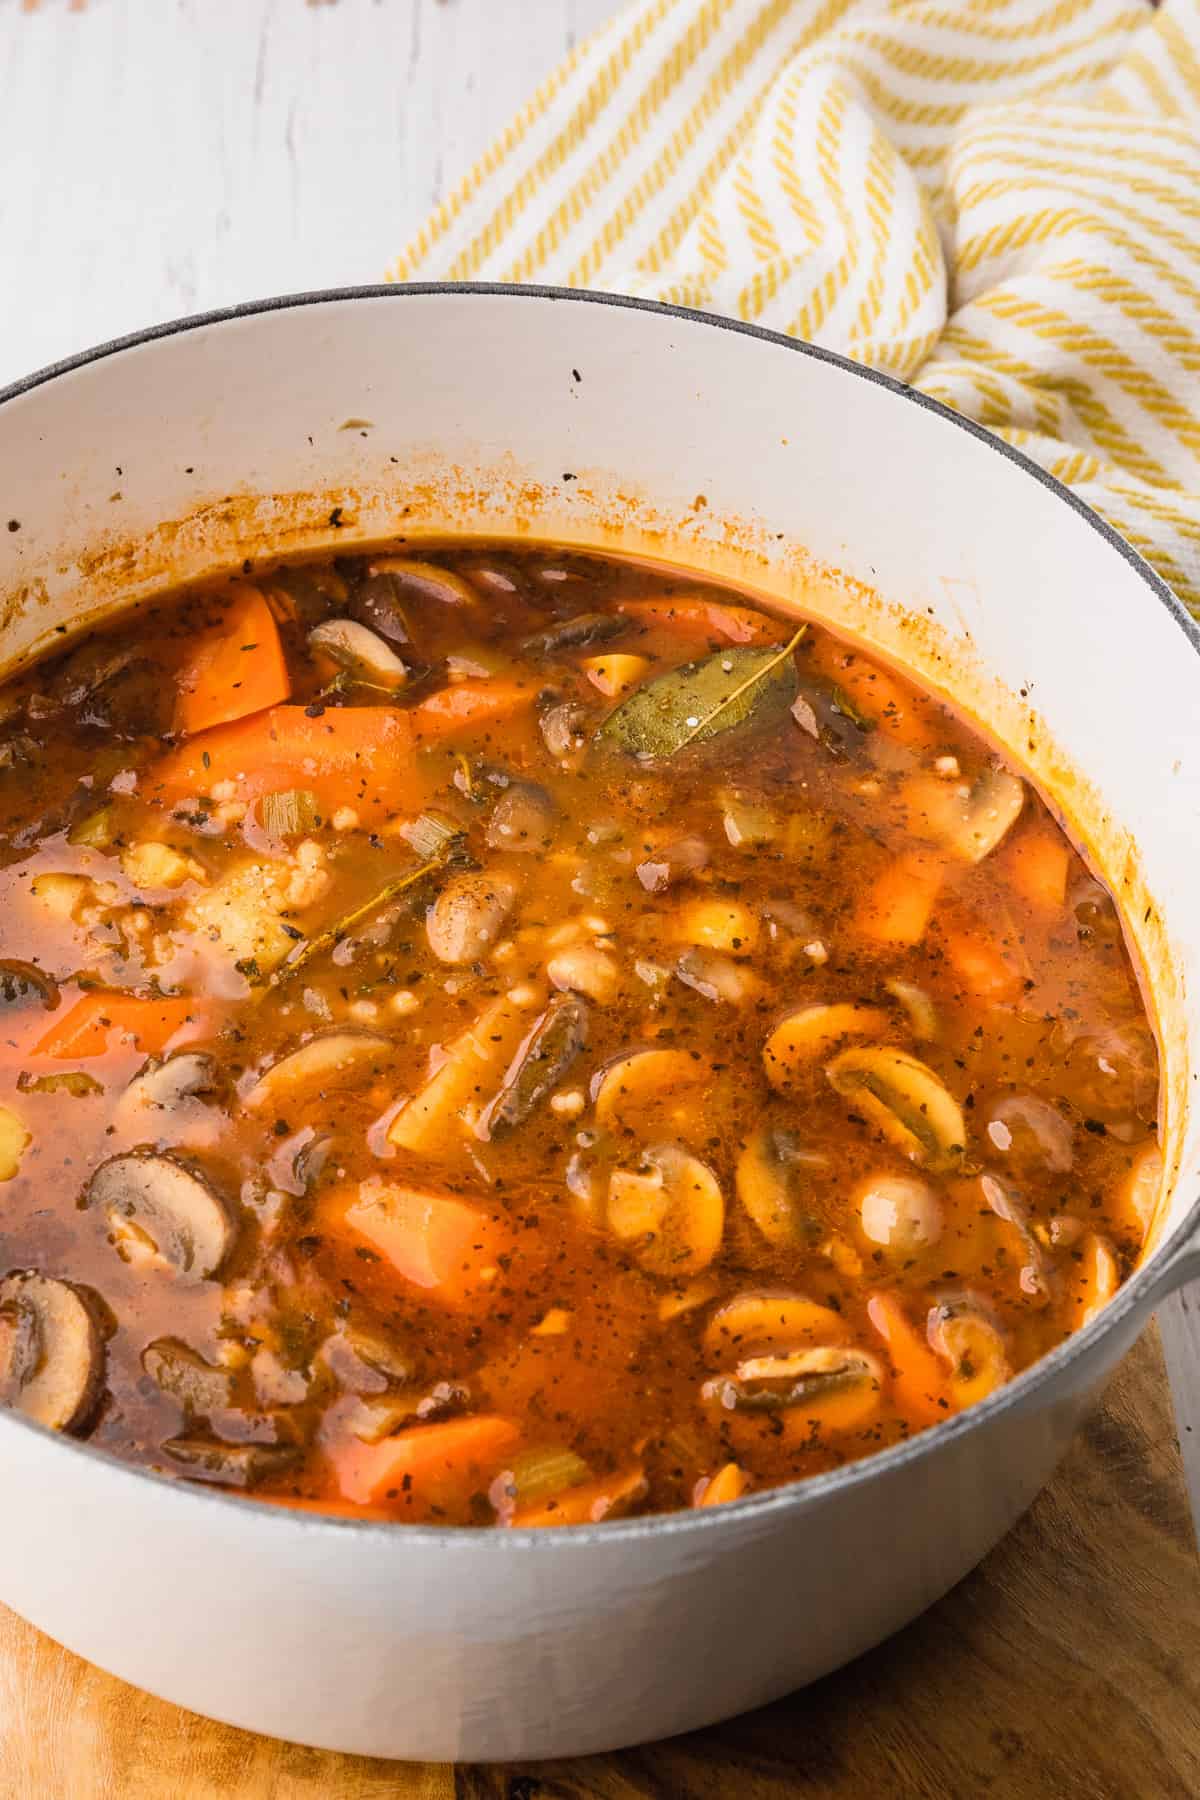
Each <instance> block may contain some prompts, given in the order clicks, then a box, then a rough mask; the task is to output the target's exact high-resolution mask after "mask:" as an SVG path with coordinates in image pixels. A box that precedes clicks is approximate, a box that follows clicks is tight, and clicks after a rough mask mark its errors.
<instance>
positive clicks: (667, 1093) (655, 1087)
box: [593, 1050, 712, 1137]
mask: <svg viewBox="0 0 1200 1800" xmlns="http://www.w3.org/2000/svg"><path fill="white" fill-rule="evenodd" d="M711 1078H712V1069H711V1067H710V1065H709V1064H708V1063H707V1062H706V1061H705V1059H704V1058H703V1057H702V1056H698V1055H697V1056H693V1055H692V1054H691V1052H690V1051H687V1050H633V1051H631V1052H630V1053H629V1055H628V1056H621V1057H618V1058H617V1060H616V1062H612V1063H609V1065H608V1067H607V1068H606V1069H604V1070H603V1071H602V1072H601V1074H600V1075H599V1077H598V1078H597V1080H596V1083H595V1086H594V1089H593V1099H594V1101H595V1105H596V1123H597V1124H598V1125H602V1126H605V1127H608V1128H610V1129H614V1130H618V1131H627V1132H631V1133H634V1134H636V1135H638V1136H642V1137H646V1136H649V1135H651V1133H653V1132H655V1131H658V1132H661V1131H662V1130H663V1128H664V1127H666V1126H671V1127H673V1128H675V1129H679V1130H684V1129H687V1128H690V1127H694V1126H695V1125H696V1124H697V1122H698V1119H699V1117H700V1108H701V1102H702V1100H703V1097H704V1093H705V1091H706V1089H707V1087H708V1084H709V1082H710V1080H711Z"/></svg>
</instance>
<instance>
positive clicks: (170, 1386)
mask: <svg viewBox="0 0 1200 1800" xmlns="http://www.w3.org/2000/svg"><path fill="white" fill-rule="evenodd" d="M142 1368H143V1369H144V1370H145V1371H146V1374H147V1375H148V1376H149V1377H150V1379H151V1381H152V1382H154V1384H155V1386H156V1387H158V1388H159V1389H161V1391H162V1392H163V1393H164V1394H169V1395H170V1396H171V1398H172V1400H178V1402H179V1404H180V1405H181V1406H182V1407H183V1408H184V1410H185V1412H187V1413H189V1414H190V1413H213V1412H218V1411H220V1409H221V1408H222V1407H226V1406H231V1405H232V1404H233V1372H232V1370H230V1369H223V1368H221V1367H220V1365H219V1364H215V1363H210V1362H205V1360H204V1358H203V1357H202V1356H201V1355H200V1354H199V1352H198V1351H196V1350H193V1349H192V1347H191V1345H190V1344H185V1343H183V1342H182V1340H181V1339H179V1338H156V1339H155V1340H154V1342H153V1343H152V1344H147V1345H146V1348H145V1349H144V1350H143V1351H142Z"/></svg>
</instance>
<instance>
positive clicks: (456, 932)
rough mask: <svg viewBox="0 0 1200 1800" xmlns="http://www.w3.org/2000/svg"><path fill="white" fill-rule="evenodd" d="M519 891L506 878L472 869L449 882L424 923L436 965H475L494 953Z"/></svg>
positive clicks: (505, 876) (514, 883) (513, 882)
mask: <svg viewBox="0 0 1200 1800" xmlns="http://www.w3.org/2000/svg"><path fill="white" fill-rule="evenodd" d="M517 893H518V888H517V884H516V882H515V881H512V880H510V879H509V877H508V876H507V875H496V874H489V873H488V871H487V870H486V869H471V870H468V871H467V873H466V874H463V875H456V876H454V877H453V879H452V880H450V881H448V882H447V883H446V885H445V887H444V888H443V889H442V891H441V893H440V894H439V895H438V897H437V899H436V900H435V901H434V903H433V905H432V906H431V907H430V909H429V912H428V914H427V916H426V920H425V935H426V937H427V938H428V939H429V948H430V949H431V950H432V951H433V954H434V955H435V956H436V957H437V959H438V961H439V962H444V963H452V964H456V965H457V964H461V963H472V962H478V961H479V959H480V958H481V957H483V956H485V955H487V953H488V952H489V951H491V950H494V949H495V947H496V944H497V942H498V941H499V938H500V933H501V931H502V930H503V928H504V925H505V923H506V922H507V919H508V916H509V914H510V913H511V912H512V909H513V907H514V906H515V905H516V903H517Z"/></svg>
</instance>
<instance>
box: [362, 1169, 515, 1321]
mask: <svg viewBox="0 0 1200 1800" xmlns="http://www.w3.org/2000/svg"><path fill="white" fill-rule="evenodd" d="M346 1223H347V1225H348V1226H349V1227H350V1229H351V1230H352V1231H356V1232H357V1233H358V1235H359V1236H360V1237H362V1238H365V1239H366V1241H367V1242H368V1243H369V1244H370V1245H371V1246H372V1247H373V1248H374V1249H375V1250H377V1251H378V1252H379V1254H380V1255H381V1256H383V1257H386V1259H387V1261H388V1262H389V1263H390V1264H391V1265H392V1267H393V1268H394V1269H395V1270H396V1273H397V1274H398V1275H402V1276H403V1277H404V1279H405V1281H411V1282H412V1284H413V1286H414V1287H419V1288H424V1289H425V1291H426V1292H427V1293H428V1294H429V1296H430V1297H431V1298H432V1299H436V1300H442V1301H445V1302H446V1304H447V1305H450V1306H461V1305H464V1304H465V1303H467V1302H468V1301H470V1300H472V1299H477V1298H478V1297H479V1295H480V1294H481V1293H485V1292H486V1291H487V1288H488V1285H489V1283H490V1282H491V1281H493V1280H494V1279H495V1276H496V1274H497V1272H498V1263H497V1259H498V1258H499V1257H500V1256H502V1255H503V1254H504V1252H505V1250H506V1249H507V1247H508V1244H509V1236H508V1233H507V1232H506V1231H505V1230H504V1227H503V1226H502V1224H501V1223H500V1222H499V1220H497V1219H494V1218H491V1217H489V1215H488V1214H487V1213H485V1212H481V1211H480V1210H479V1209H478V1207H474V1206H467V1205H466V1204H465V1203H464V1202H463V1201H461V1200H451V1199H448V1198H446V1197H445V1196H444V1195H441V1194H430V1193H425V1192H424V1191H422V1190H421V1189H419V1188H409V1187H401V1186H398V1185H395V1184H393V1183H390V1182H389V1183H386V1184H382V1183H381V1184H379V1185H377V1186H375V1185H372V1186H371V1187H370V1188H368V1189H367V1190H366V1191H362V1192H360V1197H359V1198H358V1199H357V1200H356V1201H355V1202H354V1203H353V1204H352V1205H351V1206H349V1207H348V1208H347V1210H346Z"/></svg>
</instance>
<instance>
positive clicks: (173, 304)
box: [0, 0, 616, 381]
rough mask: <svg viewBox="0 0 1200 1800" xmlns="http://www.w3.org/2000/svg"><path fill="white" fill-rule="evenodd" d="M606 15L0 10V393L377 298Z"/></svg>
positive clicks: (479, 1) (13, 4)
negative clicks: (213, 320)
mask: <svg viewBox="0 0 1200 1800" xmlns="http://www.w3.org/2000/svg"><path fill="white" fill-rule="evenodd" d="M615 10H616V5H615V0H516V3H515V4H514V3H507V0H506V3H499V0H335V3H333V4H329V3H326V4H305V3H304V0H88V3H87V5H86V7H85V8H84V10H83V11H79V12H76V11H74V10H72V9H70V8H69V6H68V0H42V3H41V5H40V7H38V8H37V10H35V11H33V12H27V11H25V9H24V7H23V5H22V0H0V93H2V94H3V96H4V105H3V107H2V108H0V169H2V170H3V172H4V179H3V181H2V182H0V244H2V245H3V253H4V270H5V279H4V282H3V286H2V288H0V381H5V380H9V379H11V378H13V377H14V376H17V375H20V374H22V373H24V372H26V371H27V370H29V369H33V368H36V367H39V366H40V365H41V364H43V363H46V362H49V361H52V360H54V359H55V358H57V357H60V356H65V355H68V354H70V352H71V351H73V350H78V349H80V348H83V347H84V346H85V345H88V344H91V343H96V342H99V341H101V340H102V339H104V338H108V337H112V336H115V335H117V334H118V333H120V332H124V331H130V330H134V329H136V328H137V327H138V326H141V325H146V324H151V323H155V322H157V321H160V320H163V319H169V318H173V317H175V316H177V315H178V314H180V313H184V312H193V311H196V310H198V309H202V308H206V307H210V306H224V305H228V304H231V303H233V302H235V301H238V300H246V299H253V298H256V297H259V296H262V295H266V294H277V293H286V292H290V291H295V290H297V289H303V288H314V287H329V286H337V285H339V284H344V283H351V282H366V281H378V280H380V279H382V277H383V274H384V272H385V270H386V268H387V266H388V264H389V263H390V262H391V260H392V258H393V257H394V256H395V254H396V252H397V251H398V250H399V249H400V247H401V246H402V245H403V243H404V242H405V241H406V239H407V238H408V237H409V235H410V234H411V233H412V231H413V230H414V229H415V228H416V226H417V225H418V224H419V223H420V221H421V220H422V218H423V217H424V216H425V214H426V213H427V212H428V210H429V208H430V206H432V205H433V204H434V202H435V201H436V200H437V199H439V198H440V197H441V196H442V194H443V192H445V191H446V189H447V188H449V187H451V186H452V185H453V184H454V183H455V182H456V181H457V180H458V178H459V176H460V175H461V174H462V173H464V172H465V171H466V169H467V168H468V167H469V166H470V165H471V163H472V162H473V161H474V160H475V158H476V157H477V156H478V155H479V154H480V153H481V152H482V151H483V150H484V149H485V148H486V146H487V144H488V143H489V142H490V141H491V139H492V138H493V137H494V136H495V134H496V133H497V132H498V131H499V130H500V129H501V128H502V127H503V126H504V125H505V124H506V123H507V121H508V119H509V118H510V117H511V115H512V114H513V113H514V112H515V111H516V110H517V109H518V108H519V107H520V106H521V105H522V103H523V102H524V101H525V100H526V99H527V98H528V96H529V94H530V92H531V91H532V90H533V88H534V87H535V86H536V85H537V84H538V82H539V81H541V80H542V79H543V78H544V76H545V75H547V74H548V73H549V71H550V70H551V69H552V68H553V67H554V65H555V64H556V63H557V61H558V60H559V59H560V57H561V56H562V55H563V54H564V53H565V52H566V50H567V49H569V48H570V47H571V46H572V45H573V44H574V43H575V42H576V41H577V40H578V39H579V38H580V37H581V36H583V35H585V34H586V33H588V32H590V31H592V30H594V29H595V28H596V27H597V26H598V25H600V24H602V23H603V22H604V21H605V20H606V19H607V18H609V17H610V16H611V15H612V13H613V12H614V11H615Z"/></svg>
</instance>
